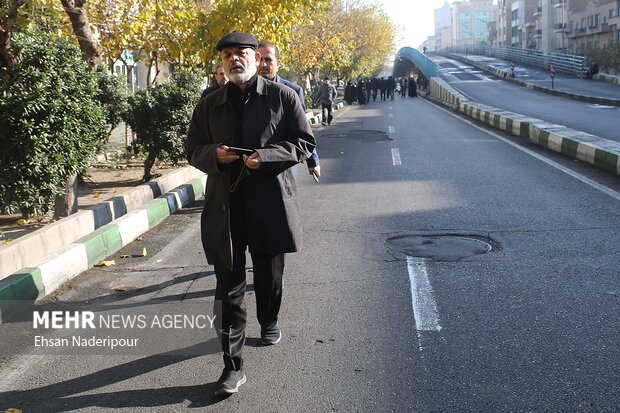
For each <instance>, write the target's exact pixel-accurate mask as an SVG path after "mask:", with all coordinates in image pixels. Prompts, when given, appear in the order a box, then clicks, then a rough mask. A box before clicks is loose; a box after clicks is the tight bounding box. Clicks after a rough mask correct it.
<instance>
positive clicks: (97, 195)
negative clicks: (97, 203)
mask: <svg viewBox="0 0 620 413" xmlns="http://www.w3.org/2000/svg"><path fill="white" fill-rule="evenodd" d="M100 196H101V194H100V193H99V192H95V193H94V194H93V197H95V198H99V197H100Z"/></svg>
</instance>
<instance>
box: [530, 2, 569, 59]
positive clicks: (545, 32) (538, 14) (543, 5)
mask: <svg viewBox="0 0 620 413" xmlns="http://www.w3.org/2000/svg"><path fill="white" fill-rule="evenodd" d="M534 17H535V19H536V33H535V35H534V38H535V39H536V42H535V43H534V44H532V45H531V46H530V47H531V48H533V49H536V50H540V51H543V52H565V51H566V49H567V47H568V36H567V34H566V28H567V26H568V1H567V0H540V1H539V3H538V8H537V9H536V11H535V12H534Z"/></svg>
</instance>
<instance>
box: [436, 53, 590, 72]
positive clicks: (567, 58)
mask: <svg viewBox="0 0 620 413" xmlns="http://www.w3.org/2000/svg"><path fill="white" fill-rule="evenodd" d="M442 51H443V52H446V53H464V54H475V55H484V56H489V57H497V58H499V59H504V60H509V61H511V62H519V63H525V64H528V65H531V66H537V67H542V68H543V69H549V67H550V66H552V65H553V67H555V69H556V70H558V71H560V72H564V73H568V74H571V75H573V76H577V77H584V76H585V75H586V72H587V70H588V69H587V60H586V58H585V57H583V56H577V55H571V54H565V53H544V52H541V51H539V50H526V49H521V48H518V47H497V46H452V47H447V48H445V49H443V50H442Z"/></svg>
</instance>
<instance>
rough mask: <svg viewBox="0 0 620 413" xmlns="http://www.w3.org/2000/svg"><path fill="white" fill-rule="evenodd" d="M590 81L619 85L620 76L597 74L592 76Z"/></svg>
mask: <svg viewBox="0 0 620 413" xmlns="http://www.w3.org/2000/svg"><path fill="white" fill-rule="evenodd" d="M592 79H594V80H599V81H601V82H607V83H613V84H614V85H620V76H613V75H607V74H604V73H597V74H595V75H593V76H592Z"/></svg>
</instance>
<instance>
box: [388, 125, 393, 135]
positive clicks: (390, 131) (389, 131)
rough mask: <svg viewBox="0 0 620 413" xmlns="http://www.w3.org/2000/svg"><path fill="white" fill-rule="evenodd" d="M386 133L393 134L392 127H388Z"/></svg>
mask: <svg viewBox="0 0 620 413" xmlns="http://www.w3.org/2000/svg"><path fill="white" fill-rule="evenodd" d="M388 133H390V134H392V133H394V126H392V125H390V126H388Z"/></svg>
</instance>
